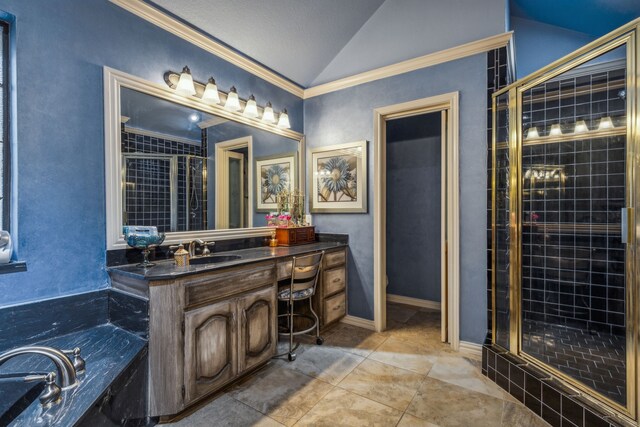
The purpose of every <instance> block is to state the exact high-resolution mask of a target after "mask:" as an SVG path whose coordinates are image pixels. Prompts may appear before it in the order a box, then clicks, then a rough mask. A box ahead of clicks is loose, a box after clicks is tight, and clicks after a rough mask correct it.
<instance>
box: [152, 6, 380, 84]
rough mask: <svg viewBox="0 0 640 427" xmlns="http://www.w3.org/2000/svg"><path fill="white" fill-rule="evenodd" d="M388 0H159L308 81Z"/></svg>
mask: <svg viewBox="0 0 640 427" xmlns="http://www.w3.org/2000/svg"><path fill="white" fill-rule="evenodd" d="M383 2H384V0H235V1H229V0H214V1H212V0H180V1H175V0H153V2H152V3H151V2H150V3H151V4H152V5H153V4H155V5H158V6H160V7H161V8H163V9H165V10H166V11H168V12H170V13H172V14H173V15H175V16H177V17H179V18H181V19H182V20H184V21H186V22H188V23H189V24H191V25H193V26H194V27H196V28H199V29H200V30H202V31H204V32H205V33H208V34H210V35H211V36H213V37H215V38H216V39H218V40H220V41H222V42H224V43H226V44H228V45H229V46H231V47H233V48H234V49H236V50H238V51H240V52H242V53H243V54H245V55H248V56H249V57H251V58H253V59H255V60H257V61H258V62H261V63H262V64H264V65H266V66H267V67H269V68H271V69H273V70H275V71H277V72H278V73H280V74H282V75H283V76H285V77H287V78H289V79H291V80H293V81H294V82H296V83H298V84H300V85H302V86H305V87H306V86H308V85H309V83H311V81H313V80H314V78H315V77H316V76H317V75H318V73H320V71H322V70H323V69H324V68H325V66H326V65H327V64H328V63H329V62H330V61H331V60H332V59H333V58H334V57H335V56H336V55H337V54H338V52H339V51H340V49H342V47H343V46H344V45H346V44H347V42H348V41H349V40H350V39H351V38H352V37H353V35H354V34H355V33H356V32H357V31H358V30H359V29H360V27H362V25H364V23H365V22H366V21H367V20H368V19H369V17H370V16H371V15H372V14H373V13H374V12H375V11H376V10H377V9H378V7H380V5H381V4H382V3H383Z"/></svg>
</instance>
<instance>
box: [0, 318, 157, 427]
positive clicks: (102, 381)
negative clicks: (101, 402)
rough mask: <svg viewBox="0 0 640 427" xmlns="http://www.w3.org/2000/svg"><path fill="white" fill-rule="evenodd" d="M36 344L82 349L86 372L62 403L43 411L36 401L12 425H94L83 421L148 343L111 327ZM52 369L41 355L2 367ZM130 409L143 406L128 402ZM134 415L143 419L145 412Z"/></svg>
mask: <svg viewBox="0 0 640 427" xmlns="http://www.w3.org/2000/svg"><path fill="white" fill-rule="evenodd" d="M34 345H45V346H53V347H55V348H58V349H64V348H73V347H76V346H78V347H80V348H81V349H82V356H83V357H84V359H85V362H86V372H85V373H83V374H81V375H80V376H79V377H78V378H79V384H78V386H76V387H74V388H72V389H69V390H65V391H63V392H62V401H61V402H60V403H59V404H57V405H53V406H52V407H50V408H47V409H43V408H42V406H41V405H40V402H39V401H38V399H36V400H35V401H34V402H33V403H31V405H30V406H29V407H28V408H27V409H25V411H24V412H22V413H21V414H20V415H19V416H18V417H17V418H16V419H15V420H14V421H13V422H12V423H11V424H10V425H11V426H29V427H30V426H43V427H44V426H73V425H91V424H92V423H90V422H88V423H87V424H86V423H84V422H83V421H82V420H83V418H84V417H85V416H86V415H87V413H88V412H89V411H90V409H91V408H92V407H93V406H94V405H95V404H96V402H97V401H98V399H99V398H100V397H101V396H102V395H103V393H104V392H105V390H107V388H109V387H110V385H111V384H112V383H113V382H114V380H116V378H117V377H118V375H120V374H121V373H122V372H123V371H125V370H126V369H127V367H128V366H129V365H130V364H132V363H133V361H134V360H135V359H136V358H137V357H139V356H141V355H143V354H146V348H147V342H146V341H145V340H144V339H142V338H140V337H138V336H137V335H134V334H132V333H130V332H128V331H125V330H123V329H120V328H118V327H115V326H113V325H111V324H104V325H99V326H95V327H91V328H88V329H85V330H82V331H77V332H72V333H69V334H66V335H62V336H59V337H55V338H51V339H48V340H44V341H39V342H37V343H34ZM140 366H145V365H144V364H141V365H140ZM140 369H142V368H140ZM52 370H53V371H55V366H54V365H53V363H52V362H51V361H49V360H48V359H46V358H44V357H42V356H33V355H27V356H21V357H16V358H13V359H11V360H9V361H7V362H6V363H5V364H4V365H2V372H3V373H12V372H49V371H52ZM127 375H130V376H133V373H132V372H131V371H130V370H129V371H128V373H127ZM0 398H1V396H0ZM136 398H137V399H144V398H143V397H136ZM128 406H130V407H131V408H132V410H135V408H136V407H138V406H140V405H138V404H134V402H132V401H128ZM132 415H134V416H135V417H141V416H144V414H143V413H140V414H132Z"/></svg>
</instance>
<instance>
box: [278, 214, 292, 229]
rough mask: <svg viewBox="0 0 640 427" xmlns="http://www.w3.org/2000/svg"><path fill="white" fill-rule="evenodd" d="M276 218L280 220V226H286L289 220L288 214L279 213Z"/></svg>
mask: <svg viewBox="0 0 640 427" xmlns="http://www.w3.org/2000/svg"><path fill="white" fill-rule="evenodd" d="M278 220H279V222H280V227H288V226H289V221H291V215H290V214H280V215H278Z"/></svg>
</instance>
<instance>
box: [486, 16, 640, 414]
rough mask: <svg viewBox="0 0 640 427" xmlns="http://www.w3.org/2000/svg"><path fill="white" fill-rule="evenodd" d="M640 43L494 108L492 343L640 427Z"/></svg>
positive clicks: (587, 50)
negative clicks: (639, 274)
mask: <svg viewBox="0 0 640 427" xmlns="http://www.w3.org/2000/svg"><path fill="white" fill-rule="evenodd" d="M638 30H639V23H638V21H634V22H633V23H631V24H629V25H627V26H625V27H622V28H620V29H619V30H617V31H615V32H613V33H611V34H609V35H607V36H605V37H603V38H601V39H599V40H597V41H595V42H593V43H591V44H589V45H587V46H585V47H584V48H583V49H580V50H578V51H576V52H574V53H573V54H571V55H568V56H567V57H565V58H563V59H561V60H559V61H557V62H555V63H553V64H551V65H550V66H548V67H545V68H544V69H542V70H540V71H538V72H536V73H534V74H532V75H529V76H527V77H525V78H523V79H521V80H519V81H517V82H515V83H513V84H512V85H510V86H508V87H506V88H504V89H503V90H501V91H498V92H496V93H495V94H494V95H493V149H492V154H493V169H492V170H493V179H492V260H491V261H492V263H493V273H492V274H493V278H492V282H493V283H492V298H493V302H492V306H493V307H492V315H493V321H492V328H493V330H492V341H493V344H495V345H497V346H499V347H501V348H503V349H505V350H507V351H508V352H510V353H512V354H514V355H517V356H518V357H519V358H521V359H524V361H525V362H526V363H529V364H531V365H533V366H535V367H537V368H540V369H542V370H543V371H544V372H545V373H546V374H548V375H549V376H550V377H554V378H557V379H559V380H561V381H563V382H564V383H565V384H566V385H567V386H569V387H571V388H572V389H575V390H577V392H579V393H581V394H582V395H583V396H585V397H587V398H588V399H589V400H592V401H593V402H594V403H596V404H599V405H602V406H603V407H606V408H609V409H612V410H614V411H615V412H616V413H617V414H621V415H624V416H625V417H627V418H631V419H633V420H637V407H638V392H637V390H638V385H637V382H638V380H637V362H638V359H637V357H638V339H637V336H638V289H637V286H638V280H637V278H636V276H637V274H636V269H637V263H638V260H639V259H638V256H637V250H638V248H637V243H638V233H639V230H637V229H636V224H639V225H640V218H638V215H637V212H638V209H637V208H638V206H636V205H637V200H638V195H639V188H640V186H639V183H638V178H639V176H638V172H639V171H638V161H639V160H638V155H640V147H639V144H640V135H639V134H638V126H639V125H640V123H639V120H640V117H639V116H638V108H639V102H638V94H639V88H638V74H637V72H638V63H637V62H638V57H639V56H640V50H639V49H638V40H637V37H638Z"/></svg>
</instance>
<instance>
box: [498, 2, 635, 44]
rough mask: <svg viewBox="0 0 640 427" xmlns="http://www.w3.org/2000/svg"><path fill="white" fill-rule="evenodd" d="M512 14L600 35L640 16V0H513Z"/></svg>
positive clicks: (591, 34) (511, 5) (511, 4)
mask: <svg viewBox="0 0 640 427" xmlns="http://www.w3.org/2000/svg"><path fill="white" fill-rule="evenodd" d="M510 9H511V15H513V16H516V17H519V18H525V19H530V20H532V21H539V22H543V23H545V24H549V25H555V26H557V27H562V28H566V29H569V30H573V31H578V32H580V33H584V34H588V35H590V36H595V37H599V36H602V35H604V34H606V33H608V32H609V31H612V30H615V29H616V28H618V27H620V26H622V25H624V24H626V23H627V22H629V21H632V20H633V19H635V18H638V17H640V0H562V1H558V0H510Z"/></svg>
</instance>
